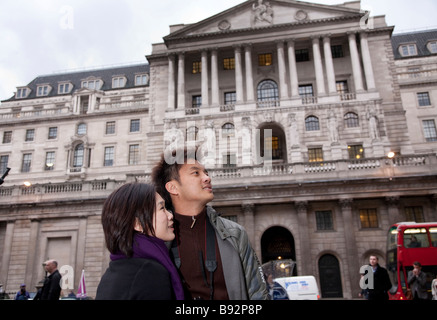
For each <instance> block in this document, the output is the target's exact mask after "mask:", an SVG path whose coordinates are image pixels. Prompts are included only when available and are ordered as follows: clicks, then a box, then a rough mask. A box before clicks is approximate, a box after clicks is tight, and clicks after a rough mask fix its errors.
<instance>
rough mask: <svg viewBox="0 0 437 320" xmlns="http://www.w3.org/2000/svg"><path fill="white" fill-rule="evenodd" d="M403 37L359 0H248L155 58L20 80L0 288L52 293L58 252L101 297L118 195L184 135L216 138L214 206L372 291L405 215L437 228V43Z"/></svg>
mask: <svg viewBox="0 0 437 320" xmlns="http://www.w3.org/2000/svg"><path fill="white" fill-rule="evenodd" d="M393 29H394V27H392V26H387V24H386V22H385V18H384V17H383V16H379V17H372V18H370V19H369V16H368V13H367V12H364V11H362V10H361V8H360V2H359V1H355V2H347V3H344V4H341V5H331V6H328V5H318V4H311V3H305V2H300V1H287V0H282V1H275V0H272V1H269V2H266V1H244V2H242V3H241V4H239V5H237V6H235V7H233V8H230V9H228V10H226V11H224V12H222V13H219V14H217V15H214V16H212V17H209V18H206V19H205V20H202V21H200V22H198V23H195V24H190V25H174V26H170V34H169V35H167V36H165V37H164V38H163V43H159V44H154V45H152V52H151V54H150V55H148V56H147V61H148V63H144V64H140V65H134V66H123V67H117V68H108V69H98V70H89V71H81V72H74V73H65V74H55V75H48V76H40V77H37V78H36V79H34V80H33V81H32V82H31V83H29V84H28V85H27V86H23V87H18V88H17V92H16V94H15V95H14V97H12V98H10V99H8V100H4V101H2V104H1V107H0V134H1V135H2V136H1V138H2V139H3V140H2V141H1V142H2V143H1V144H0V157H1V164H0V165H1V169H2V171H3V170H5V168H6V167H10V168H11V171H10V173H9V175H8V176H7V178H6V179H5V182H4V184H3V185H2V186H1V187H0V248H2V251H1V252H2V254H1V256H0V283H3V284H4V285H5V288H6V291H14V290H15V289H16V288H18V286H19V284H20V283H22V282H25V283H27V285H28V287H32V286H35V285H36V284H37V283H38V282H39V281H40V280H41V279H42V278H43V276H44V274H43V269H42V267H41V263H42V262H43V261H44V260H46V259H47V258H55V259H57V260H58V261H59V263H60V265H70V266H72V267H73V270H74V275H75V279H74V281H73V283H74V284H75V289H76V287H77V283H78V281H79V276H80V274H81V271H82V270H85V272H86V276H87V288H88V289H89V294H90V295H91V296H93V295H94V294H95V290H96V287H97V284H98V282H99V279H100V276H101V275H102V274H103V272H104V270H105V268H106V266H107V264H108V261H109V257H108V253H107V251H106V249H105V245H104V238H103V234H102V230H101V225H100V210H101V205H102V203H103V201H104V199H105V198H106V197H107V196H108V195H109V193H110V192H111V191H113V190H114V189H116V188H117V187H118V186H120V185H121V184H123V183H125V182H129V181H149V179H150V172H151V169H152V168H153V166H154V164H155V163H156V161H157V160H158V159H159V156H160V154H161V153H162V151H163V150H165V149H166V148H173V147H174V146H175V145H178V144H181V145H200V146H201V150H202V152H203V154H204V155H205V161H206V165H207V167H208V170H209V172H210V175H211V176H212V182H213V186H214V194H215V199H214V201H213V202H212V205H213V206H214V207H215V208H216V209H217V210H218V211H219V212H221V213H222V214H223V215H224V216H226V217H228V218H229V219H232V220H235V221H237V222H238V223H240V224H242V225H243V226H244V227H245V228H246V230H247V232H248V234H249V237H250V240H251V242H252V245H253V247H254V248H255V250H256V252H257V254H258V256H259V257H260V259H261V260H262V261H263V262H268V261H269V260H274V259H277V258H278V257H281V258H282V259H292V260H294V261H295V262H296V267H295V270H294V273H295V274H298V275H314V276H315V277H316V279H317V281H318V283H319V285H320V288H321V291H322V296H323V297H325V298H353V297H356V295H357V293H358V292H359V290H360V289H359V268H360V266H361V265H363V264H366V263H367V259H368V256H369V255H370V254H376V255H377V256H379V257H380V263H381V264H382V265H384V264H385V246H386V236H387V234H386V233H387V230H388V228H389V227H390V225H391V224H392V223H395V222H398V221H405V220H408V221H437V213H436V212H437V210H436V209H437V202H436V201H437V198H436V195H437V183H436V179H435V178H436V173H437V169H436V164H437V158H436V151H437V143H436V141H437V134H436V128H435V121H436V120H437V114H436V112H435V106H434V105H433V103H434V100H435V99H437V96H436V93H435V90H434V88H435V84H434V82H435V76H434V74H435V72H434V69H435V68H436V65H437V64H436V61H435V59H436V56H435V53H436V52H434V51H433V50H434V49H437V48H435V47H434V46H436V47H437V43H435V41H434V40H435V39H437V37H434V34H433V33H432V32H430V33H425V32H423V33H414V34H408V35H392V33H393ZM410 46H413V47H414V46H415V48H416V51H414V49H410ZM405 47H406V48H405ZM410 50H411V51H410ZM426 50H428V51H426ZM405 53H407V54H405ZM414 53H416V54H414ZM426 93H428V94H426ZM434 97H436V98H434ZM433 123H434V127H433ZM390 151H392V152H394V154H395V156H394V157H393V158H389V157H387V154H388V153H389V152H390ZM24 181H29V182H30V183H31V185H30V186H27V187H26V186H23V182H24Z"/></svg>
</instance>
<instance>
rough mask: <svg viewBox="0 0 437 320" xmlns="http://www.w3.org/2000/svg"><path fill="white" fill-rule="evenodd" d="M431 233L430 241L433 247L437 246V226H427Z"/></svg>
mask: <svg viewBox="0 0 437 320" xmlns="http://www.w3.org/2000/svg"><path fill="white" fill-rule="evenodd" d="M429 233H430V234H431V243H432V246H433V247H437V228H429Z"/></svg>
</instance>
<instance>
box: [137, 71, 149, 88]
mask: <svg viewBox="0 0 437 320" xmlns="http://www.w3.org/2000/svg"><path fill="white" fill-rule="evenodd" d="M147 81H148V77H147V74H139V75H136V76H135V85H136V86H145V85H146V84H147Z"/></svg>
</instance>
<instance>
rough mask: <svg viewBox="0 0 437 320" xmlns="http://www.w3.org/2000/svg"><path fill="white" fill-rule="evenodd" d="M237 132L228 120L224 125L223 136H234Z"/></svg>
mask: <svg viewBox="0 0 437 320" xmlns="http://www.w3.org/2000/svg"><path fill="white" fill-rule="evenodd" d="M234 134H235V126H234V125H233V124H232V123H230V122H228V123H225V124H224V125H223V126H222V136H223V137H232V136H234Z"/></svg>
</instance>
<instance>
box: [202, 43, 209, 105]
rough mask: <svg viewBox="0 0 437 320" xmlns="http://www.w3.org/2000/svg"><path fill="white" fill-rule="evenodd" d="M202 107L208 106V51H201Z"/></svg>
mask: <svg viewBox="0 0 437 320" xmlns="http://www.w3.org/2000/svg"><path fill="white" fill-rule="evenodd" d="M201 61H202V72H201V78H202V84H201V87H202V89H201V90H202V91H201V92H202V107H208V106H209V86H208V51H207V50H202V60H201Z"/></svg>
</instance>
